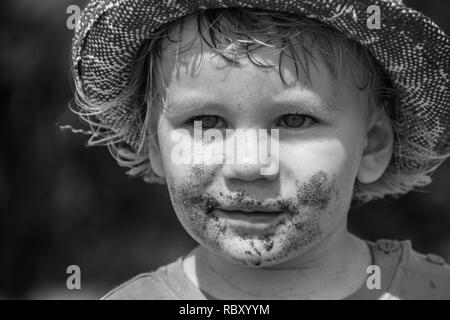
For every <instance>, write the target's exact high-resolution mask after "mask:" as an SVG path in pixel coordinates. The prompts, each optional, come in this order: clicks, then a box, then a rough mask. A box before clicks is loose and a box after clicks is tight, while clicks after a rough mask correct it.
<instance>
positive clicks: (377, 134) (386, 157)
mask: <svg viewBox="0 0 450 320" xmlns="http://www.w3.org/2000/svg"><path fill="white" fill-rule="evenodd" d="M393 145H394V132H393V129H392V124H391V120H390V119H389V117H388V116H387V115H386V113H385V112H380V113H379V117H378V119H377V120H376V121H375V122H374V123H373V124H372V126H371V128H370V130H369V132H368V133H367V137H366V143H365V148H364V151H363V155H362V158H361V163H360V166H359V170H358V173H357V179H358V181H359V182H361V183H372V182H375V181H376V180H378V179H379V178H380V177H381V176H382V175H383V173H384V171H385V170H386V168H387V167H388V165H389V162H390V160H391V157H392V148H393Z"/></svg>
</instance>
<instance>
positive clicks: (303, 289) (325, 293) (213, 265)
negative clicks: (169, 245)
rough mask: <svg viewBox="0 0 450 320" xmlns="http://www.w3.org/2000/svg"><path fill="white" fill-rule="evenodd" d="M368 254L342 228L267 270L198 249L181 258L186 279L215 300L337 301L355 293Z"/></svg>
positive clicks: (365, 247)
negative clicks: (294, 256) (296, 255)
mask: <svg viewBox="0 0 450 320" xmlns="http://www.w3.org/2000/svg"><path fill="white" fill-rule="evenodd" d="M369 264H371V258H370V252H369V249H368V247H367V245H366V244H365V242H363V241H362V240H360V239H358V238H356V237H355V236H353V235H351V234H350V233H349V232H348V231H347V229H346V226H344V227H343V228H342V227H341V228H338V229H336V230H335V231H334V232H333V233H331V234H330V235H328V236H327V237H326V238H325V239H323V240H321V241H320V242H319V243H318V244H316V245H315V246H314V247H312V248H310V249H309V250H308V251H307V252H304V253H302V254H301V255H300V256H298V257H296V258H294V259H291V260H289V261H285V262H282V263H279V264H277V265H273V266H270V267H261V268H249V267H245V266H241V265H238V264H234V263H232V262H230V261H228V260H226V259H224V258H222V257H220V256H218V255H216V254H214V253H212V252H210V251H209V250H207V249H205V248H204V247H199V248H198V249H197V250H196V251H194V254H193V255H192V256H191V257H189V258H187V259H186V262H185V270H186V273H187V275H188V277H189V278H190V279H191V280H192V281H193V282H194V283H195V284H197V285H198V286H199V287H200V288H201V289H202V290H204V291H206V292H208V293H209V294H210V295H212V296H214V297H216V298H219V299H227V298H228V299H229V298H233V299H236V298H237V297H239V298H240V299H255V298H258V299H264V298H267V299H342V298H344V297H346V296H349V295H350V294H352V293H353V292H355V291H356V290H357V289H359V288H360V287H361V286H362V285H363V284H364V283H365V279H366V268H367V266H368V265H369Z"/></svg>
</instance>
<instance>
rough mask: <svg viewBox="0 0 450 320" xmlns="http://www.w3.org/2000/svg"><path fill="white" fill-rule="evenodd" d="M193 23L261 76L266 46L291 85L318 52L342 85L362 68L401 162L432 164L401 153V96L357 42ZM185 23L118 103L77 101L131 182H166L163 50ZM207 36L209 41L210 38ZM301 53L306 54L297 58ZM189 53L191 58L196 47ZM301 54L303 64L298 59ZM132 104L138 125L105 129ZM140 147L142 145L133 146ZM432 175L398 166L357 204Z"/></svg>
mask: <svg viewBox="0 0 450 320" xmlns="http://www.w3.org/2000/svg"><path fill="white" fill-rule="evenodd" d="M193 17H194V18H196V19H197V27H198V32H199V35H200V36H201V39H202V41H201V44H202V45H203V44H206V45H208V46H209V47H210V48H212V49H213V50H215V51H216V52H217V53H218V54H220V55H221V56H222V57H223V58H224V59H226V60H228V61H230V62H233V63H239V61H238V60H239V58H238V56H241V55H242V54H244V55H245V56H246V57H247V58H248V59H249V60H250V61H251V62H252V63H254V64H255V65H257V66H259V67H261V68H267V67H273V66H267V65H264V64H262V63H261V62H259V61H256V60H255V59H254V57H253V56H252V52H253V51H254V50H256V49H258V48H260V47H261V46H269V47H272V48H277V49H279V50H280V58H279V65H278V68H279V73H280V77H281V80H282V81H283V82H284V83H285V79H284V77H283V72H282V68H281V64H282V60H283V58H284V56H285V55H286V56H288V57H289V58H290V59H292V60H293V61H294V62H295V70H296V74H297V77H298V75H299V70H300V68H301V70H303V73H304V74H305V75H306V76H307V77H309V72H308V65H309V63H314V61H315V59H316V58H317V57H314V56H313V55H312V53H311V48H312V47H311V46H314V48H317V49H318V50H319V52H320V55H321V58H323V61H324V62H325V64H326V65H327V66H328V67H329V69H330V71H331V74H332V75H333V77H335V78H336V79H337V77H338V74H339V71H340V70H341V69H342V67H343V66H344V64H345V63H352V64H353V65H354V66H356V68H354V70H355V71H358V72H360V75H359V77H358V78H360V79H361V78H362V79H363V81H362V83H358V85H357V88H358V89H359V90H363V91H364V92H366V93H367V95H368V101H369V106H370V107H372V108H379V109H381V110H382V111H383V112H386V113H387V114H388V115H389V117H390V119H391V121H392V123H393V129H394V132H395V139H394V140H395V141H394V154H395V155H396V157H395V159H400V160H401V159H407V158H408V157H413V158H415V159H417V157H425V158H427V159H429V158H430V152H429V151H428V150H425V151H424V150H421V149H420V148H418V147H416V146H413V148H411V146H410V145H408V148H407V150H410V151H409V152H407V153H405V152H402V148H401V147H402V146H404V144H405V143H406V144H408V142H407V141H403V140H402V138H401V137H402V136H404V135H402V128H401V125H400V124H399V123H398V122H397V121H396V120H397V114H396V113H397V112H398V105H399V101H398V94H397V92H396V91H395V90H394V89H393V87H392V85H391V83H390V80H389V78H388V77H387V75H386V74H385V72H384V71H383V69H382V68H381V67H380V65H379V64H378V63H377V62H376V60H375V59H374V58H373V57H372V55H371V53H370V52H369V51H368V50H367V49H366V48H364V47H363V46H361V45H359V44H358V43H356V42H355V41H353V40H350V39H347V38H346V37H345V36H344V35H342V34H341V33H339V32H337V31H335V30H334V29H332V28H330V27H328V26H326V25H324V24H322V23H319V22H316V21H314V20H310V19H307V18H303V17H299V16H298V15H292V14H286V13H279V12H271V11H265V10H260V9H242V8H240V9H234V8H230V9H214V10H205V11H201V12H198V13H196V14H194V15H193ZM183 21H184V20H183V19H181V20H177V21H175V22H172V23H170V24H166V25H164V26H162V27H161V28H160V29H158V30H157V31H155V32H154V33H153V34H152V36H151V37H149V38H148V39H147V40H146V41H145V43H144V44H143V45H142V46H141V48H140V49H139V51H138V53H137V54H136V56H135V59H134V63H133V65H132V67H131V73H130V80H129V82H128V85H127V86H126V87H125V88H123V91H122V94H121V95H120V96H119V97H118V98H116V99H115V100H114V101H108V102H107V103H99V102H97V101H90V100H89V98H88V97H86V96H84V95H83V93H82V92H81V91H80V90H78V91H77V92H76V95H75V97H76V101H75V102H76V104H77V105H78V106H79V108H80V109H79V111H75V112H77V113H78V114H79V115H80V117H81V118H82V119H83V120H85V121H86V122H87V123H89V125H90V127H91V133H92V135H91V138H90V139H89V141H88V145H89V146H94V145H106V146H107V147H108V149H109V151H110V152H111V154H112V156H113V157H114V158H115V159H116V161H117V162H118V164H119V165H121V166H124V167H127V168H129V170H128V171H127V174H129V175H130V176H134V177H136V176H141V177H143V178H144V180H145V181H147V182H156V183H164V182H165V181H164V179H163V178H161V177H158V176H157V175H156V174H155V173H154V172H153V170H152V168H151V164H150V160H149V155H148V152H149V150H150V148H151V147H153V146H156V145H157V139H156V132H157V130H156V123H157V118H158V115H159V112H160V111H161V110H162V108H165V107H166V105H165V104H166V102H165V86H164V83H163V82H164V81H163V79H164V77H163V74H162V68H161V59H162V53H163V52H162V51H163V48H162V43H163V41H164V40H168V41H170V42H178V43H180V42H181V33H182V26H183ZM176 27H179V29H180V31H179V35H180V38H179V39H175V40H174V39H171V38H170V36H169V34H170V33H171V31H172V30H174V29H175V28H176ZM205 33H207V35H208V36H205ZM262 39H269V40H267V41H263V40H262ZM298 45H300V46H301V49H302V50H299V51H297V50H295V48H297V47H298ZM178 48H179V47H178ZM185 50H189V46H187V48H185ZM182 51H183V49H180V51H179V52H178V54H181V53H182ZM298 52H300V53H301V54H302V57H299V56H298ZM199 63H201V61H200V62H199ZM352 69H353V68H352ZM130 101H131V104H132V105H133V106H134V108H133V110H132V112H131V116H132V117H133V119H132V124H133V125H130V126H127V127H120V126H115V125H114V124H111V121H105V119H109V120H110V118H108V117H110V115H109V114H108V111H109V110H111V109H116V108H121V106H125V105H130ZM127 116H130V115H127ZM133 141H138V143H137V144H136V143H132V142H133ZM411 150H413V151H412V152H411ZM439 161H441V159H436V166H437V165H438V164H439V163H440V162H439ZM431 171H432V170H427V171H426V172H421V173H417V174H409V175H408V174H404V173H402V172H401V170H400V165H399V163H397V162H396V161H391V163H390V165H389V167H388V169H387V170H386V171H385V173H384V174H383V175H382V177H381V178H380V179H379V180H378V181H376V182H374V183H371V184H361V183H359V182H358V181H356V182H355V188H354V195H353V200H354V202H355V203H364V202H367V201H369V200H372V199H376V198H382V197H384V196H386V195H391V196H398V195H400V194H403V193H406V192H407V191H409V190H411V189H412V188H413V187H414V186H419V185H425V184H427V183H429V182H430V178H429V176H428V173H429V172H431Z"/></svg>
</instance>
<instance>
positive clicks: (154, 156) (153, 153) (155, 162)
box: [148, 142, 164, 178]
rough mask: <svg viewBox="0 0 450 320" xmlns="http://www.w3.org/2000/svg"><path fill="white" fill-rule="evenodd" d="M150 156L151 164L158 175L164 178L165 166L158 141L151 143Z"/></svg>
mask: <svg viewBox="0 0 450 320" xmlns="http://www.w3.org/2000/svg"><path fill="white" fill-rule="evenodd" d="M148 157H149V159H150V166H151V168H152V170H153V171H154V172H155V174H156V175H158V176H159V177H161V178H163V177H164V168H163V162H162V157H161V151H160V149H159V146H158V144H157V143H156V142H154V143H149V148H148Z"/></svg>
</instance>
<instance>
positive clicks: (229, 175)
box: [222, 163, 278, 182]
mask: <svg viewBox="0 0 450 320" xmlns="http://www.w3.org/2000/svg"><path fill="white" fill-rule="evenodd" d="M263 167H264V166H262V165H260V164H253V163H236V164H227V163H226V164H224V166H223V168H222V172H223V176H224V178H225V179H227V180H241V181H245V182H252V181H256V180H266V181H273V180H276V179H277V177H278V170H277V171H276V173H273V174H263V173H262V171H261V169H262V168H263Z"/></svg>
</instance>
